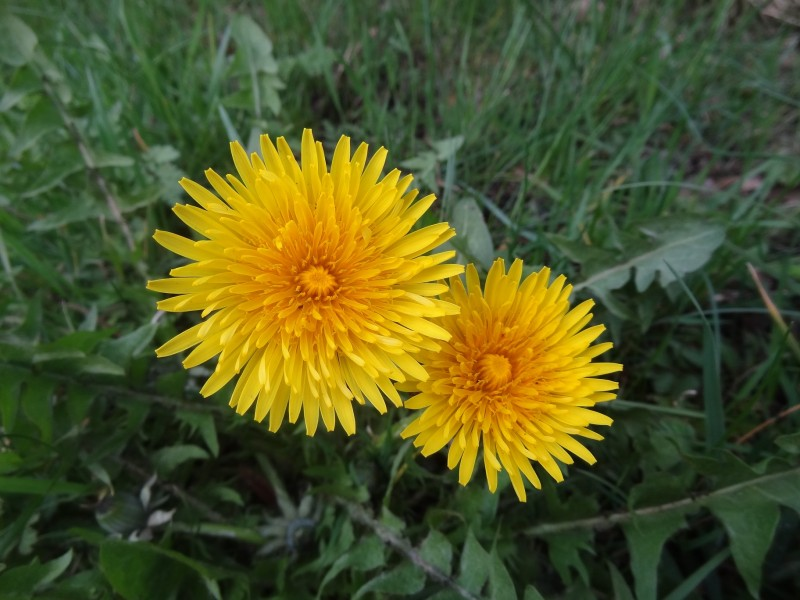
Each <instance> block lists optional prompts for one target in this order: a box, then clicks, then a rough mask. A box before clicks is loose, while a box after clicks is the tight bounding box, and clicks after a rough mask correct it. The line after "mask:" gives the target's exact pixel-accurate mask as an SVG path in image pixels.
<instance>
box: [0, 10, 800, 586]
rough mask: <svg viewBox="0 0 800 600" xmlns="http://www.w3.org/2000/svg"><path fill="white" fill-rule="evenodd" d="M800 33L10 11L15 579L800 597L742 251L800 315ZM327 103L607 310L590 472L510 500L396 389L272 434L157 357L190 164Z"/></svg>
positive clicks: (197, 374)
mask: <svg viewBox="0 0 800 600" xmlns="http://www.w3.org/2000/svg"><path fill="white" fill-rule="evenodd" d="M795 42H796V40H795V33H794V31H793V30H792V29H790V28H789V26H787V25H785V24H782V22H781V21H780V18H776V17H775V16H772V17H766V16H762V15H760V14H759V13H758V11H757V9H756V8H755V7H754V6H751V5H750V4H749V3H731V2H728V3H699V4H698V3H691V2H685V1H682V0H673V1H671V2H668V3H665V4H664V3H662V4H659V5H656V4H652V6H651V5H649V4H647V3H630V2H621V3H612V2H605V3H591V2H589V3H586V2H576V3H566V4H565V3H560V2H544V3H540V2H519V1H517V0H507V1H504V2H500V3H486V2H478V1H477V0H468V1H466V2H459V3H446V2H441V3H436V2H422V3H419V2H398V3H383V4H381V5H380V6H377V5H376V7H375V8H374V10H371V11H364V10H363V7H360V6H359V5H358V4H357V3H341V2H332V1H327V0H320V1H316V2H311V3H298V4H295V3H276V2H272V1H267V2H264V3H261V4H259V5H258V6H255V5H253V4H248V3H244V4H241V5H237V6H235V7H230V6H224V5H223V4H222V3H212V2H199V3H191V4H185V3H169V2H164V1H162V0H139V1H137V2H117V3H111V4H108V3H102V2H97V1H95V0H92V1H89V2H83V3H62V4H59V5H55V6H53V5H51V4H48V3H44V2H41V1H37V2H32V3H31V2H28V3H22V2H16V3H15V2H12V3H10V4H9V3H6V4H4V5H3V7H2V8H0V75H1V76H0V153H2V156H3V160H2V161H0V182H1V183H0V267H1V268H0V381H1V382H2V385H0V596H2V597H4V598H5V597H8V598H63V599H76V600H77V599H80V600H84V599H86V598H90V599H97V600H100V599H109V600H110V599H111V598H117V597H119V598H125V599H133V598H226V599H228V598H233V599H238V598H241V599H245V598H276V599H277V598H293V599H294V598H298V599H305V598H308V599H313V598H353V597H363V598H389V597H395V596H398V597H413V598H431V599H434V598H435V599H437V600H446V599H453V598H473V599H474V598H497V599H498V600H500V599H503V600H504V599H506V598H519V597H522V598H524V599H525V600H536V599H538V598H586V597H593V598H594V597H597V598H611V597H615V598H623V599H624V598H634V597H635V598H642V599H644V598H653V597H658V598H661V597H664V598H669V599H670V600H677V599H682V598H701V597H703V598H706V597H708V598H740V597H758V596H759V595H760V596H761V597H769V598H777V599H779V600H781V599H789V598H795V597H796V596H797V595H798V590H799V589H800V578H799V577H798V573H800V569H798V565H800V550H799V549H798V547H797V544H796V540H797V539H798V535H800V516H799V515H800V471H799V470H798V468H797V466H796V465H797V457H798V453H800V437H798V435H799V434H798V433H797V432H796V429H797V423H798V421H797V419H798V415H800V412H798V411H797V410H796V407H797V406H798V404H800V395H798V392H797V390H798V389H800V386H799V385H798V382H799V381H800V364H798V362H797V359H796V357H795V356H794V355H793V354H792V353H791V350H790V347H791V343H790V342H789V341H788V340H789V338H787V334H786V332H785V331H783V330H781V328H779V327H776V326H775V325H774V322H773V321H772V320H771V318H770V316H769V313H768V311H767V307H765V304H764V302H763V300H762V299H761V297H760V295H759V293H758V288H757V286H756V285H755V283H754V281H753V279H752V277H751V276H750V275H749V273H748V270H747V264H748V263H750V264H752V265H753V266H754V267H755V269H756V270H757V272H758V274H759V277H760V284H761V285H762V286H763V287H764V288H765V290H766V291H767V293H768V294H769V296H770V298H771V301H772V302H773V303H774V304H775V305H776V306H777V307H778V309H779V310H780V311H781V312H782V315H783V318H784V320H785V321H787V322H788V323H789V324H790V327H789V331H790V332H793V333H790V334H791V335H794V336H795V337H796V327H792V325H793V324H794V323H795V322H796V321H797V319H798V317H800V313H798V312H797V310H796V306H798V297H799V296H800V284H798V281H799V280H800V261H798V254H797V248H800V234H799V233H798V232H800V212H799V211H798V204H797V194H798V185H800V179H798V175H797V174H798V173H800V159H798V156H800V139H798V136H797V131H796V126H795V125H796V123H797V121H798V118H799V117H798V104H797V102H796V100H795V99H796V98H798V97H800V81H799V80H798V79H797V77H795V76H794V75H795V74H796V73H797V71H798V68H800V64H798V58H797V53H796V52H794V51H793V44H794V43H795ZM307 126H308V127H313V129H314V130H315V132H316V133H317V134H318V135H319V136H320V137H321V138H322V139H323V140H324V141H325V143H326V147H328V148H330V147H331V144H332V143H333V142H334V141H335V140H336V138H338V136H339V135H341V134H342V133H345V134H348V135H351V136H354V137H355V138H357V139H359V140H360V139H364V140H366V141H368V142H369V143H370V144H372V146H373V148H377V147H378V146H380V145H385V146H386V147H387V148H388V149H389V150H390V155H389V164H391V165H394V166H400V167H402V168H403V169H405V170H409V171H412V172H413V173H414V174H415V176H416V179H415V182H416V184H417V185H418V186H420V187H421V188H422V191H423V193H429V192H433V193H437V194H438V196H439V198H440V201H439V202H438V203H437V204H436V205H434V207H435V208H434V211H438V213H437V214H432V215H430V216H428V217H426V218H430V219H432V220H433V219H435V220H440V219H442V218H443V219H446V220H449V221H450V223H451V224H452V225H454V226H455V227H456V228H457V230H458V232H459V235H458V237H457V238H455V239H454V240H453V242H452V244H453V246H452V247H453V248H454V249H456V250H457V251H458V253H459V259H460V260H463V261H475V262H477V264H478V265H479V267H480V268H481V269H484V270H485V269H486V268H487V267H488V266H489V264H491V262H492V260H493V259H494V257H495V256H501V257H503V258H506V259H513V258H515V257H520V258H523V259H524V260H525V263H526V268H537V267H538V266H540V265H548V266H551V267H552V268H553V270H554V272H557V273H564V274H566V275H567V276H568V278H569V280H570V282H571V283H573V284H574V296H575V298H574V299H575V300H576V301H578V300H582V299H584V298H586V297H592V298H595V299H596V300H597V301H598V305H597V306H596V307H595V310H594V312H595V314H596V316H597V320H598V322H602V323H605V324H606V325H608V329H609V332H608V337H607V339H609V340H612V341H614V344H615V347H614V350H612V351H611V352H610V353H609V354H608V360H613V361H617V362H622V363H624V365H625V370H624V372H623V373H622V375H621V377H620V382H621V397H622V399H621V400H618V401H614V402H612V403H610V404H609V405H608V408H607V411H608V413H609V414H610V415H611V416H612V417H613V418H614V420H615V424H614V425H613V426H612V427H611V428H610V429H609V430H608V432H607V433H606V437H607V439H606V440H605V441H604V442H602V443H595V442H588V444H589V446H590V449H591V451H592V452H593V453H594V454H595V455H596V456H597V458H598V461H597V464H596V465H594V466H592V467H591V468H589V467H587V466H586V465H584V464H576V465H569V466H565V469H567V477H566V481H565V482H564V483H562V484H559V485H556V484H554V483H553V482H552V481H549V480H547V479H544V481H543V486H544V489H543V490H541V491H534V490H529V494H528V496H529V499H528V503H527V504H524V505H522V504H519V503H518V502H517V501H516V499H515V497H514V495H513V494H512V493H510V489H509V482H508V481H507V479H504V478H503V477H502V476H501V479H500V482H499V488H500V490H499V492H498V494H496V495H492V494H490V493H489V492H488V491H487V490H486V489H485V481H484V480H483V475H482V473H480V472H478V473H476V474H475V477H474V480H473V481H472V482H471V483H470V484H469V485H468V486H466V487H465V488H461V487H460V486H459V485H458V483H457V477H456V476H455V474H454V473H452V472H450V471H448V470H447V469H446V467H445V466H444V459H443V458H442V457H440V456H435V457H432V458H430V459H427V460H421V459H420V457H419V455H418V454H417V453H416V452H415V451H414V450H413V448H412V447H411V446H410V444H408V443H407V442H403V441H401V440H400V439H399V435H398V432H399V431H400V430H401V429H402V427H403V425H404V420H405V418H406V413H405V412H403V411H402V410H396V411H391V412H390V413H389V415H387V416H380V415H377V414H374V413H371V412H369V411H367V410H363V411H359V412H358V417H357V418H358V432H357V434H356V435H355V436H353V437H351V438H345V437H343V434H341V432H339V433H334V434H332V435H326V434H324V433H318V434H317V436H315V437H314V438H307V437H306V436H305V435H304V434H303V430H302V427H300V428H292V427H291V426H287V427H285V428H283V429H282V430H281V432H280V433H279V434H270V433H268V432H267V431H266V430H265V428H264V427H263V426H261V425H258V424H255V423H252V422H251V421H250V420H249V417H237V416H236V415H235V414H234V413H233V411H230V410H229V409H228V407H227V406H226V404H227V402H226V400H227V397H226V394H228V393H229V390H227V391H222V392H220V393H219V394H218V395H216V396H215V397H213V398H210V399H203V398H202V397H201V396H200V395H199V393H198V390H199V388H200V386H201V385H202V381H203V380H204V379H205V378H206V377H207V375H208V369H207V368H206V367H198V368H196V369H192V370H190V371H185V370H183V369H182V367H181V366H180V363H179V360H178V359H164V360H160V361H157V360H156V359H155V357H154V354H153V348H154V347H156V346H157V345H159V344H161V343H163V342H164V341H165V340H167V339H170V338H171V337H172V336H173V335H174V334H175V333H176V332H177V331H179V330H182V329H184V328H185V327H186V326H188V325H191V324H192V323H193V322H194V320H193V317H192V316H191V315H178V316H175V315H163V314H158V313H156V311H155V307H154V303H155V295H153V294H150V293H148V292H147V291H146V290H145V289H144V283H145V281H146V280H147V279H150V278H155V277H162V276H164V274H166V273H167V272H168V271H169V269H171V268H174V267H176V266H178V265H179V264H180V261H176V260H175V258H174V256H172V255H170V254H169V253H166V252H163V251H162V250H161V249H159V248H157V247H156V246H155V244H153V243H152V242H151V240H150V237H151V235H152V232H153V231H154V229H156V228H160V229H169V230H174V231H185V230H184V229H182V227H183V226H182V225H181V224H180V223H179V222H178V221H177V220H176V219H174V218H173V217H172V215H171V214H170V213H169V210H168V207H169V206H171V205H172V204H174V203H175V202H185V201H186V199H185V196H184V195H183V193H182V192H181V190H180V188H179V187H178V186H177V181H178V180H179V179H180V178H181V177H183V176H187V177H191V178H193V179H196V180H198V181H199V180H201V179H202V170H203V169H205V168H207V167H209V166H212V167H214V168H215V169H216V170H217V171H220V172H222V173H225V172H228V171H230V170H231V169H232V164H231V160H230V157H229V154H228V146H227V142H228V141H229V140H231V139H241V140H242V142H243V143H244V144H245V145H246V146H248V147H250V148H252V147H253V144H254V142H255V141H256V139H257V137H256V136H257V135H258V134H260V133H261V132H265V131H266V132H268V133H270V134H271V135H272V136H273V137H274V136H277V135H285V136H286V137H287V139H288V140H289V141H290V143H291V144H293V145H294V147H295V148H296V147H297V143H298V141H299V134H300V131H301V130H302V128H303V127H307ZM154 475H157V478H154V477H153V476H154Z"/></svg>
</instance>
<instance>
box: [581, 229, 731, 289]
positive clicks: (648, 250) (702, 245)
mask: <svg viewBox="0 0 800 600" xmlns="http://www.w3.org/2000/svg"><path fill="white" fill-rule="evenodd" d="M639 229H640V230H641V231H642V232H643V233H644V234H645V235H646V236H647V237H648V238H649V241H648V242H646V243H642V244H640V245H638V246H637V247H635V248H633V249H631V250H629V251H628V252H627V253H626V254H625V255H624V256H623V258H622V260H621V262H617V263H616V264H606V265H604V266H599V267H595V269H594V272H592V274H591V275H590V276H589V277H588V278H587V279H586V280H584V281H582V282H580V283H578V284H577V285H576V286H575V288H574V289H575V291H578V290H581V289H583V288H590V289H592V290H596V291H608V290H615V289H617V288H620V287H622V286H623V285H625V284H626V283H627V282H628V281H629V280H630V278H631V276H632V275H633V276H634V278H635V282H636V289H637V290H638V291H640V292H643V291H644V290H646V289H647V288H648V287H649V286H650V284H651V283H652V282H653V281H654V280H655V279H656V278H658V281H659V283H660V284H661V286H662V287H667V286H668V285H669V284H671V283H672V282H673V281H676V277H680V276H683V275H686V274H687V273H692V272H693V271H696V270H697V269H699V268H700V267H702V266H703V265H705V264H706V263H707V262H708V261H709V259H710V258H711V256H712V254H713V253H714V251H715V250H716V249H717V248H718V247H719V246H720V245H721V244H722V242H723V241H724V240H725V228H724V227H722V226H721V225H717V224H713V223H706V222H702V221H677V220H676V221H664V220H662V221H654V222H651V223H646V224H643V225H641V226H640V228H639Z"/></svg>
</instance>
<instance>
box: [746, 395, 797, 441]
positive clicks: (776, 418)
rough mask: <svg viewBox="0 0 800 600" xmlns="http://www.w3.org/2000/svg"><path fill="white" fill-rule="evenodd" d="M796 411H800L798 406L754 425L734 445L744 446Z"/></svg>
mask: <svg viewBox="0 0 800 600" xmlns="http://www.w3.org/2000/svg"><path fill="white" fill-rule="evenodd" d="M798 410H800V404H795V405H794V406H792V407H791V408H787V409H786V410H784V411H783V412H780V413H778V414H777V415H775V416H774V417H771V418H769V419H767V420H766V421H764V422H763V423H760V424H759V425H756V426H755V427H753V428H752V429H751V430H750V431H748V432H747V433H745V434H744V435H743V436H742V437H740V438H739V439H738V440H736V443H737V444H740V445H741V444H744V443H745V442H747V441H748V440H749V439H750V438H751V437H753V436H754V435H756V434H757V433H760V432H761V431H763V430H764V429H766V428H767V427H769V426H770V425H774V424H775V423H777V422H778V421H780V420H781V419H783V418H784V417H788V416H789V415H790V414H792V413H794V412H797V411H798Z"/></svg>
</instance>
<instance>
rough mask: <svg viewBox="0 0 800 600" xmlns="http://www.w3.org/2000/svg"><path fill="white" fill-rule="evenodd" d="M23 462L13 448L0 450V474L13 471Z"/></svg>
mask: <svg viewBox="0 0 800 600" xmlns="http://www.w3.org/2000/svg"><path fill="white" fill-rule="evenodd" d="M23 462H24V461H23V460H22V458H21V457H20V455H19V454H17V453H16V452H14V451H13V450H6V451H4V452H0V475H3V474H5V473H13V472H14V471H16V470H18V469H19V467H20V466H22V464H23Z"/></svg>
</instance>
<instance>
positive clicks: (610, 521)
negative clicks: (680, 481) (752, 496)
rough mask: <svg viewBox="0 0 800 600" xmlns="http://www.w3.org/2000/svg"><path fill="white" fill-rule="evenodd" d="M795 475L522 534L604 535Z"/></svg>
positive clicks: (784, 473) (777, 475)
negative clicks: (641, 519)
mask: <svg viewBox="0 0 800 600" xmlns="http://www.w3.org/2000/svg"><path fill="white" fill-rule="evenodd" d="M792 475H800V467H798V468H796V469H789V470H788V471H781V472H780V473H771V474H769V475H764V476H762V477H756V478H755V479H750V480H748V481H742V482H741V483H736V484H734V485H729V486H728V487H724V488H720V489H718V490H715V491H713V492H710V493H708V494H703V495H701V496H694V497H692V498H683V499H681V500H676V501H675V502H667V503H666V504H659V505H657V506H648V507H647V508H640V509H637V510H631V511H625V512H618V513H612V514H610V515H602V516H600V517H591V518H589V519H579V520H577V521H565V522H563V523H543V524H542V525H536V526H535V527H529V528H528V529H525V530H523V531H522V533H523V534H524V535H527V536H532V537H539V536H543V535H550V534H553V533H561V532H563V531H571V530H573V529H595V530H597V531H603V530H605V529H610V528H612V527H614V526H615V525H621V524H623V523H626V522H628V521H630V520H632V519H635V518H638V517H646V516H649V515H655V514H660V513H666V512H672V511H683V510H687V509H689V508H692V507H696V506H697V507H699V505H702V504H703V503H704V502H707V501H708V500H710V499H711V498H715V497H717V496H726V495H728V494H733V493H735V492H738V491H739V490H742V489H745V488H748V487H750V486H753V485H761V484H764V483H767V482H769V481H773V480H775V479H781V478H782V477H788V476H792Z"/></svg>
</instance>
